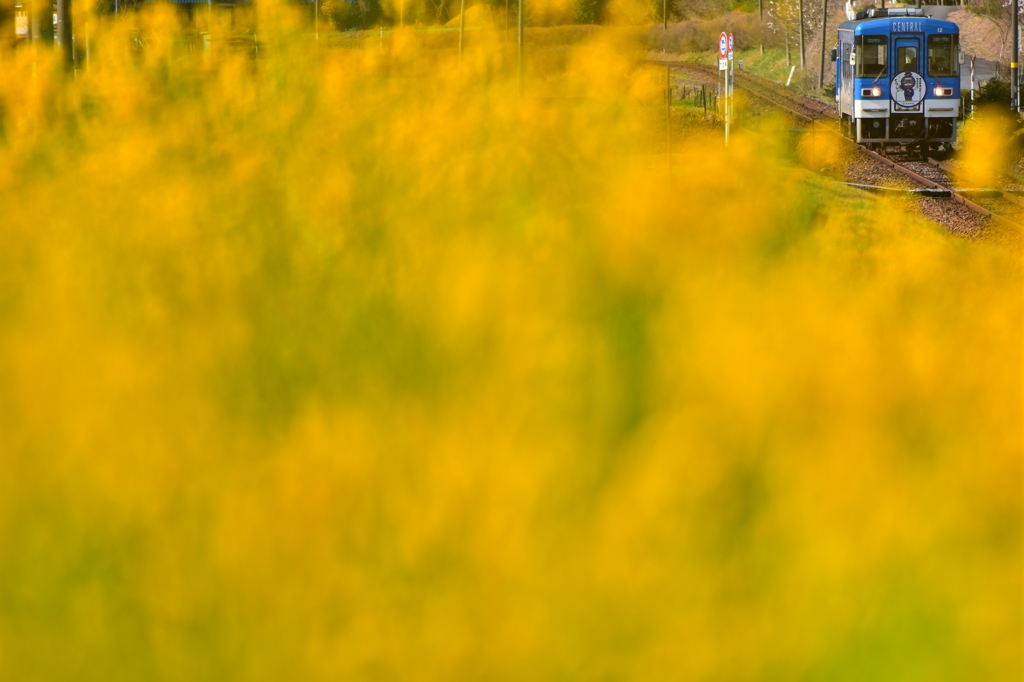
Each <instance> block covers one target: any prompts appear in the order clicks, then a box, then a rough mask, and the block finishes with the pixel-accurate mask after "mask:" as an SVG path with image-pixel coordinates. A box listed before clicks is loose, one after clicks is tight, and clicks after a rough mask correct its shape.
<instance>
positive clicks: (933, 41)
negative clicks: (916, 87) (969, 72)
mask: <svg viewBox="0 0 1024 682" xmlns="http://www.w3.org/2000/svg"><path fill="white" fill-rule="evenodd" d="M958 52H959V41H958V36H954V35H944V36H928V75H929V76H930V77H932V78H936V77H940V78H945V77H949V76H957V75H959V71H960V69H959V66H960V63H959V55H958Z"/></svg>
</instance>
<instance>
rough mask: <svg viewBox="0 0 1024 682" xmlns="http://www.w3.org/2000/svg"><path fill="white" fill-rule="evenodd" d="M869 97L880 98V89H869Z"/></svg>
mask: <svg viewBox="0 0 1024 682" xmlns="http://www.w3.org/2000/svg"><path fill="white" fill-rule="evenodd" d="M871 96H872V97H881V96H882V88H871Z"/></svg>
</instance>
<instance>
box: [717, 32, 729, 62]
mask: <svg viewBox="0 0 1024 682" xmlns="http://www.w3.org/2000/svg"><path fill="white" fill-rule="evenodd" d="M728 47H729V36H727V35H726V34H725V31H722V35H720V36H718V56H719V58H720V59H725V58H726V56H727V55H728Z"/></svg>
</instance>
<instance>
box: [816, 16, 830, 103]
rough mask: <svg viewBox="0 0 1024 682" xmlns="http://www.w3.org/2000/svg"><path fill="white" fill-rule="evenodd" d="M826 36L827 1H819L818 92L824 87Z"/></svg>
mask: <svg viewBox="0 0 1024 682" xmlns="http://www.w3.org/2000/svg"><path fill="white" fill-rule="evenodd" d="M827 36H828V0H821V68H820V69H819V71H818V90H821V89H822V88H824V87H825V39H826V37H827Z"/></svg>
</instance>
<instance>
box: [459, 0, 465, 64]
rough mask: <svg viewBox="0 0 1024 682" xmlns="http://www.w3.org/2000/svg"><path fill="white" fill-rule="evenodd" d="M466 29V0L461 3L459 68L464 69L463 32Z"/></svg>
mask: <svg viewBox="0 0 1024 682" xmlns="http://www.w3.org/2000/svg"><path fill="white" fill-rule="evenodd" d="M465 31H466V0H461V2H460V4H459V69H462V34H463V33H465Z"/></svg>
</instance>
